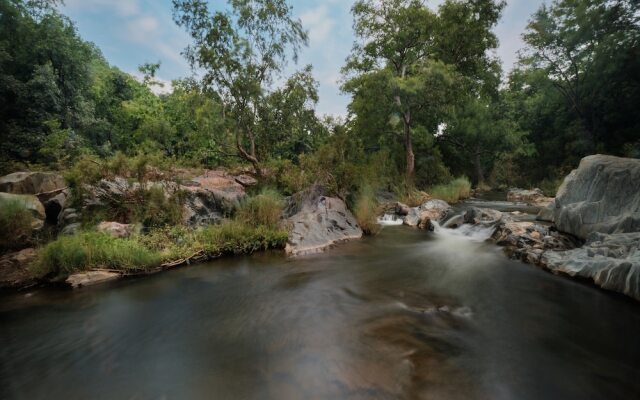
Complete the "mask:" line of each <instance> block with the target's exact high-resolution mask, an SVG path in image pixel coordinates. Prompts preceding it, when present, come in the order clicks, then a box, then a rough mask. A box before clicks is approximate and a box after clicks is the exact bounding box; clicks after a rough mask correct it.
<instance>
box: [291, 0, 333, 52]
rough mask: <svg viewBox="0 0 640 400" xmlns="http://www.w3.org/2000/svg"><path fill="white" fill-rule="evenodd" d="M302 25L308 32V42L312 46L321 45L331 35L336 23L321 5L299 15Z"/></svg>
mask: <svg viewBox="0 0 640 400" xmlns="http://www.w3.org/2000/svg"><path fill="white" fill-rule="evenodd" d="M300 20H302V25H303V26H304V27H305V28H306V29H308V30H309V41H310V42H311V43H310V44H311V45H312V46H313V45H314V44H319V43H322V42H323V41H324V40H326V39H327V37H328V36H329V35H330V34H331V33H332V31H333V29H334V27H335V25H336V21H335V20H334V19H333V18H332V17H331V16H330V15H329V8H328V7H327V6H326V5H321V6H319V7H316V8H312V9H311V10H308V11H306V12H305V13H303V14H302V15H300Z"/></svg>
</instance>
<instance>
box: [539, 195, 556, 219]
mask: <svg viewBox="0 0 640 400" xmlns="http://www.w3.org/2000/svg"><path fill="white" fill-rule="evenodd" d="M555 208H556V202H555V199H554V200H553V201H552V202H551V203H549V204H548V205H547V206H546V207H542V208H541V209H540V211H539V212H538V215H537V216H536V221H544V222H553V212H554V209H555Z"/></svg>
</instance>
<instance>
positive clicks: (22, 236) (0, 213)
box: [0, 199, 33, 251]
mask: <svg viewBox="0 0 640 400" xmlns="http://www.w3.org/2000/svg"><path fill="white" fill-rule="evenodd" d="M32 221H33V218H32V216H31V212H30V211H29V210H28V209H27V208H26V207H25V205H24V203H22V202H21V201H19V200H7V199H0V251H5V250H10V249H14V248H17V247H19V245H20V243H24V242H25V240H26V239H28V238H29V237H30V236H31V231H32V227H31V223H32Z"/></svg>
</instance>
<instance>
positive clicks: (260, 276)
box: [0, 227, 640, 400]
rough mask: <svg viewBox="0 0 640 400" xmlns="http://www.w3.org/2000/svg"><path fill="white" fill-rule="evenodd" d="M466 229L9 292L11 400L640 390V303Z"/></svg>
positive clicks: (6, 355)
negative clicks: (520, 256) (516, 255)
mask: <svg viewBox="0 0 640 400" xmlns="http://www.w3.org/2000/svg"><path fill="white" fill-rule="evenodd" d="M470 235H471V237H467V236H464V235H462V234H461V233H460V232H449V231H443V230H440V232H435V233H431V232H425V231H418V230H412V229H409V228H406V227H386V228H384V229H383V231H382V232H381V233H380V234H379V235H378V236H376V237H374V238H367V239H364V240H362V241H356V242H351V243H347V244H344V245H341V246H338V247H336V248H334V249H331V250H329V251H327V252H325V253H323V254H319V255H314V256H308V257H302V258H296V259H287V258H285V257H284V256H282V255H280V254H275V253H266V254H258V255H254V256H251V257H240V258H228V259H222V260H218V261H215V262H212V263H209V264H203V265H195V266H190V267H186V268H181V269H176V270H173V271H169V272H166V273H163V274H159V275H156V276H152V277H148V278H145V279H139V280H130V281H125V282H116V283H113V284H109V285H107V286H102V287H96V288H88V289H84V290H78V291H59V290H41V291H37V292H33V293H29V294H19V295H10V296H4V297H1V298H0V356H1V365H0V367H1V368H0V398H2V399H278V400H283V399H532V400H533V399H536V400H538V399H580V400H584V399H607V400H610V399H638V398H640V304H639V303H637V302H633V301H631V300H628V299H626V298H623V297H621V296H617V295H614V294H611V293H607V292H604V291H601V290H599V289H596V288H594V287H591V286H589V285H586V284H583V283H578V282H574V281H571V280H569V279H565V278H562V277H556V276H553V275H551V274H548V273H546V272H543V271H541V270H539V269H537V268H535V267H533V266H530V265H525V264H523V263H520V262H516V261H510V260H508V259H507V258H506V257H505V256H504V255H503V254H502V252H501V249H499V248H497V247H496V246H494V245H492V244H490V243H485V242H482V241H480V240H474V239H481V235H482V232H475V233H470Z"/></svg>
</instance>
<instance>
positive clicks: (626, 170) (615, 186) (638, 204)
mask: <svg viewBox="0 0 640 400" xmlns="http://www.w3.org/2000/svg"><path fill="white" fill-rule="evenodd" d="M553 219H554V221H555V224H556V226H557V227H558V229H559V230H561V231H563V232H567V233H570V234H573V235H575V236H577V237H580V238H582V239H586V238H587V237H588V236H589V235H590V234H591V233H593V232H601V233H625V232H637V231H640V160H639V159H631V158H620V157H613V156H604V155H593V156H588V157H585V158H583V159H582V161H581V162H580V165H579V166H578V169H576V170H574V171H572V172H571V173H570V174H569V175H568V176H567V177H566V178H565V180H564V183H563V184H562V186H560V189H558V193H557V195H556V201H555V209H554V213H553Z"/></svg>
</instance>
